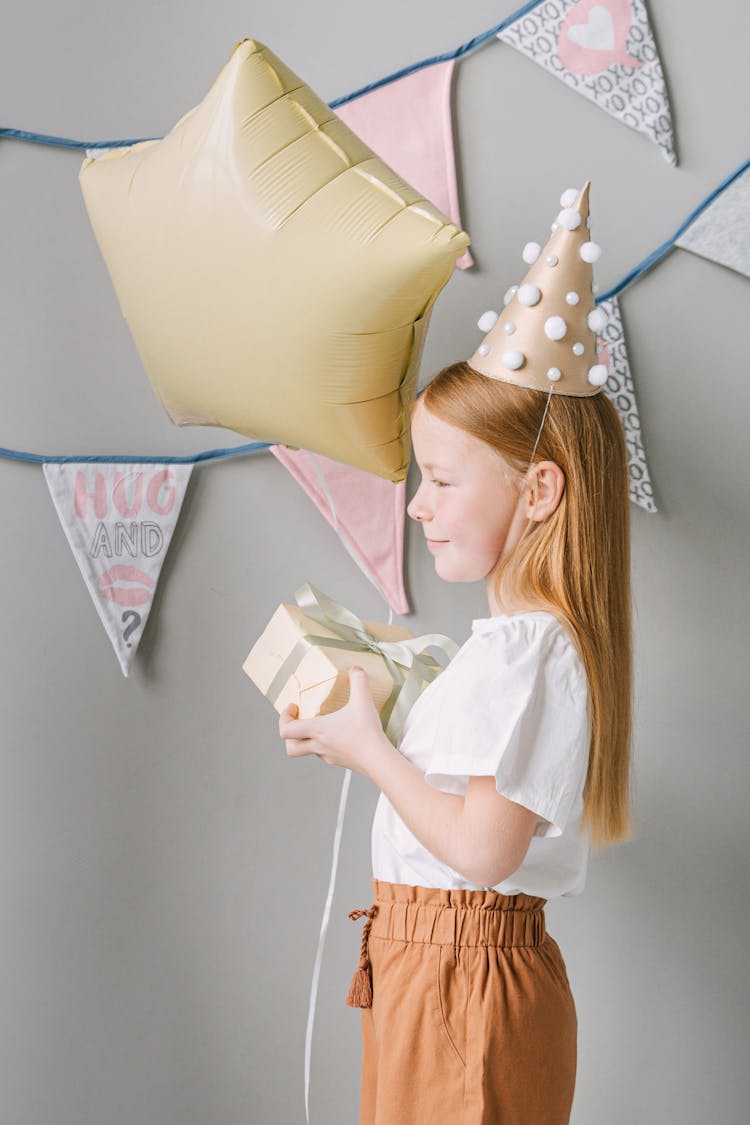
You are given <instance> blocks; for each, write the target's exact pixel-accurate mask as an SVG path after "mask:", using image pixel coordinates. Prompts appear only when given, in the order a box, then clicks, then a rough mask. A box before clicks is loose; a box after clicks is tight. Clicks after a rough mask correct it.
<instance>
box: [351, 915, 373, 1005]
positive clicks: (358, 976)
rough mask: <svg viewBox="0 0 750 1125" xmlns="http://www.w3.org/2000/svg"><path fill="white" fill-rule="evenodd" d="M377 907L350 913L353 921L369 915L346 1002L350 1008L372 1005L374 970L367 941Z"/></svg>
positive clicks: (363, 929)
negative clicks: (357, 964) (371, 965)
mask: <svg viewBox="0 0 750 1125" xmlns="http://www.w3.org/2000/svg"><path fill="white" fill-rule="evenodd" d="M377 909H378V908H377V906H371V907H370V909H369V910H352V911H351V913H350V914H349V917H350V918H351V920H352V922H356V921H357V919H358V918H361V917H362V916H363V915H366V916H367V921H366V922H365V924H364V926H363V928H362V942H361V945H360V949H359V966H358V968H357V971H356V972H355V974H354V976H353V977H352V983H351V984H350V985H349V992H348V994H347V997H346V1002H347V1004H348V1005H349V1007H350V1008H371V1007H372V970H371V968H370V958H369V956H368V945H367V943H368V939H369V936H370V927H371V926H372V920H373V918H374V917H375V915H376V913H377Z"/></svg>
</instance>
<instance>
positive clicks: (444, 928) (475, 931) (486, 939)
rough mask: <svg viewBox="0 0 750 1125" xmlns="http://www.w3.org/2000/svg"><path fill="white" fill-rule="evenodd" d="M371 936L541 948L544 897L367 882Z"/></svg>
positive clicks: (432, 942)
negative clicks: (370, 890)
mask: <svg viewBox="0 0 750 1125" xmlns="http://www.w3.org/2000/svg"><path fill="white" fill-rule="evenodd" d="M371 882H372V888H373V900H374V901H373V905H372V907H371V911H372V915H371V918H372V924H371V926H370V930H369V935H370V936H371V937H383V938H390V939H392V940H395V941H411V942H423V943H429V944H432V945H452V946H472V945H474V946H476V945H491V946H500V947H504V948H506V947H508V946H518V945H527V946H528V945H532V946H535V945H541V944H542V943H543V942H544V939H545V937H546V933H547V931H546V926H545V919H544V907H545V905H546V902H547V899H545V898H537V897H535V896H534V895H527V894H516V895H503V894H500V893H499V892H498V891H487V890H474V891H472V890H466V889H453V890H448V889H446V888H442V887H419V886H410V885H409V884H406V883H388V882H386V881H385V880H383V879H375V878H374V877H373V878H372V880H371Z"/></svg>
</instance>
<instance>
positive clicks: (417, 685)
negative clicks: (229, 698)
mask: <svg viewBox="0 0 750 1125" xmlns="http://www.w3.org/2000/svg"><path fill="white" fill-rule="evenodd" d="M294 598H295V601H296V602H297V605H298V606H299V607H300V609H301V610H302V611H303V613H304V614H305V616H306V617H310V618H312V620H313V621H317V622H318V624H319V625H323V626H324V627H325V628H326V629H330V630H331V631H332V632H333V633H336V634H337V636H335V637H326V636H320V635H318V634H316V633H304V634H303V635H302V636H301V637H300V639H299V640H298V641H297V643H296V645H295V646H294V648H293V649H292V651H291V652H290V653H289V655H288V656H287V657H286V659H285V660H284V661H283V662H282V664H281V667H280V668H279V669H278V671H277V672H276V674H275V676H274V677H273V679H272V680H271V683H270V685H269V687H268V688H267V689H266V691H265V692H264V694H265V696H266V698H267V699H269V700H270V702H271V703H276V700H277V699H278V697H279V695H280V694H281V692H282V691H283V689H284V687H285V685H286V683H287V681H288V680H289V677H290V676H291V675H292V674H293V673H294V672H295V670H296V669H297V668H298V667H299V663H300V661H301V659H302V657H303V656H304V655H305V653H306V652H308V651H309V650H310V649H311V648H313V647H321V648H343V649H348V650H349V651H350V652H376V653H378V654H379V655H380V656H382V658H383V660H384V661H385V665H386V668H387V669H388V673H389V675H390V677H391V679H392V680H393V689H392V690H391V694H390V695H389V696H388V699H387V700H386V703H385V706H384V707H382V708H381V710H380V720H381V722H382V724H383V730H384V731H385V734H386V737H387V738H389V739H390V741H391V742H392V743H393V745H394V746H397V745H398V742H399V739H400V737H401V734H402V732H403V728H404V723H405V722H406V716H407V715H408V714H409V712H410V711H411V709H412V707H413V706H414V704H415V702H416V701H417V699H418V697H419V696H420V694H421V693H422V690H423V688H424V685H425V682H429V681H431V680H434V678H435V676H437V674H438V673H439V672H442V670H443V666H442V664H439V663H438V661H436V660H434V659H433V657H431V656H428V655H425V651H424V650H425V649H427V648H431V647H434V648H438V649H440V651H441V652H442V653H444V655H445V656H446V657H447V658H448V660H449V661H450V660H452V659H453V657H454V656H455V655H456V653H457V652H458V648H459V646H458V645H457V644H456V642H455V641H453V640H451V638H450V637H446V636H445V635H444V634H443V633H423V634H422V635H421V636H419V637H410V638H409V639H408V640H405V641H383V640H378V638H377V637H374V636H373V635H372V633H371V632H370V631H369V629H367V627H366V626H365V624H364V622H362V621H361V620H360V618H359V617H357V615H356V614H355V613H352V612H351V610H349V609H347V608H346V607H345V606H343V605H341V604H340V603H339V602H337V601H334V600H333V598H329V597H328V596H327V595H326V594H324V593H322V592H321V591H320V590H318V589H316V587H315V586H313V585H311V584H310V583H309V582H305V583H303V585H302V586H300V587H299V589H298V590H295V592H294Z"/></svg>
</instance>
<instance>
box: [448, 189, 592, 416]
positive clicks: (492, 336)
mask: <svg viewBox="0 0 750 1125" xmlns="http://www.w3.org/2000/svg"><path fill="white" fill-rule="evenodd" d="M590 187H591V182H590V181H589V180H587V181H586V183H585V184H584V185H583V187H582V188H581V190H580V191H578V190H577V189H575V188H570V189H569V190H568V191H566V192H564V193H563V195H562V197H561V199H560V204H561V206H562V210H561V211H560V213H559V215H558V216H557V219H556V220H555V222H554V223H553V224H552V234H551V236H550V238H549V240H548V242H547V245H546V246H545V247H544V249H543V250H542V249H541V247H540V246H539V243H537V242H527V243H526V245H525V246H524V248H523V254H522V257H523V260H524V262H526V263H527V265H529V266H530V267H531V268H530V269H529V271H528V273H527V274H526V276H525V278H524V279H523V281H522V282H521V284H520V285H512V286H511V288H510V289H509V290H508V291H507V293H506V294H505V299H504V300H505V307H504V309H503V311H502V312H501V313H500V314H499V315H498V314H497V313H496V312H492V311H490V312H486V313H484V314H483V316H481V317H480V319H479V322H478V323H479V328H480V329H481V330H482V331H483V332H486V333H487V335H486V336H485V337H484V340H483V341H482V343H481V344H480V345H479V347H478V348H477V350H476V351H475V352H474V354H473V355H472V356H471V358H470V359H469V364H470V366H471V367H473V368H474V370H475V371H479V372H480V373H481V374H482V375H487V376H489V378H490V379H502V380H504V381H505V382H507V383H515V384H516V385H517V386H519V387H530V388H533V389H536V390H540V391H548V392H550V391H551V392H552V393H553V394H558V395H577V396H579V397H582V396H587V395H595V394H598V393H599V391H600V390H601V388H602V386H603V385H604V383H605V382H606V381H607V375H608V371H607V368H606V366H605V365H604V364H601V363H599V359H598V352H597V339H596V334H597V332H602V331H603V330H604V328H605V326H606V323H607V317H606V314H605V312H604V310H603V309H597V308H596V304H595V300H594V273H593V269H592V263H593V262H595V261H597V259H598V258H599V256H600V254H601V248H600V247H599V246H598V245H597V244H596V243H595V242H591V241H590V239H589V229H588V228H589V188H590Z"/></svg>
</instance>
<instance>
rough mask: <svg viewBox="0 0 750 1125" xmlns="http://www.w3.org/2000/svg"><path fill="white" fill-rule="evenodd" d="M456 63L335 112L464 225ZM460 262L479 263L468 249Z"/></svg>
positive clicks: (383, 89) (428, 69) (425, 72)
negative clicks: (456, 141) (454, 108)
mask: <svg viewBox="0 0 750 1125" xmlns="http://www.w3.org/2000/svg"><path fill="white" fill-rule="evenodd" d="M455 62H456V60H455V59H448V61H447V62H441V63H433V64H432V66H425V67H422V68H421V69H420V70H416V71H414V73H413V74H407V75H406V76H405V77H404V78H398V79H396V81H395V82H389V83H388V84H387V85H386V86H379V87H378V89H377V90H371V91H370V92H369V93H368V94H361V95H360V96H359V97H358V98H355V99H353V100H352V101H350V102H346V103H344V105H340V106H337V107H336V111H335V112H336V113H337V114H338V116H339V117H340V118H341V120H342V121H343V122H344V123H345V124H346V125H348V126H349V128H350V129H352V130H353V131H354V132H355V133H356V134H357V135H358V136H360V137H361V138H362V140H363V141H364V142H365V144H367V145H369V146H370V148H371V149H372V150H373V152H376V153H377V155H378V156H379V157H380V158H381V160H384V161H385V162H386V164H388V165H390V167H391V168H392V169H393V170H394V172H397V173H398V174H399V176H401V177H402V179H404V180H406V182H407V183H408V184H411V186H412V187H413V188H416V189H417V191H420V192H421V193H422V194H423V195H424V197H425V199H429V201H430V203H434V205H435V206H436V207H437V208H439V210H441V211H442V212H443V214H444V215H447V216H448V218H449V219H452V221H453V222H454V223H455V224H456V226H457V227H459V228H460V229H463V224H462V223H461V216H460V213H459V204H458V186H457V182H456V157H455V151H454V148H453V122H452V115H451V85H452V80H453V70H454V66H455ZM456 265H457V266H458V267H459V268H460V269H466V268H467V267H468V266H473V265H474V259H473V258H472V256H471V254H470V253H469V251H468V250H465V251H464V253H463V254H462V255H461V257H460V258H459V259H458V261H457V262H456Z"/></svg>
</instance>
